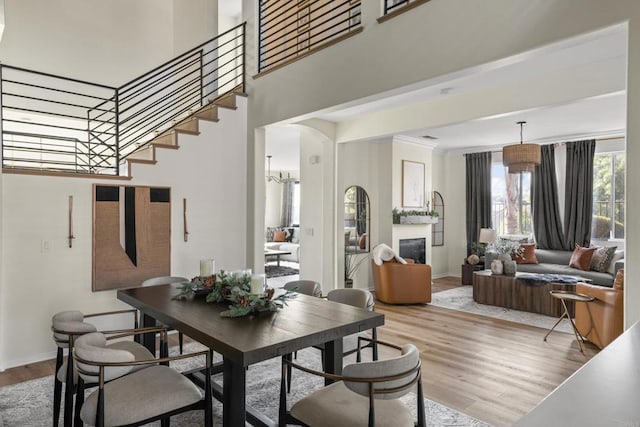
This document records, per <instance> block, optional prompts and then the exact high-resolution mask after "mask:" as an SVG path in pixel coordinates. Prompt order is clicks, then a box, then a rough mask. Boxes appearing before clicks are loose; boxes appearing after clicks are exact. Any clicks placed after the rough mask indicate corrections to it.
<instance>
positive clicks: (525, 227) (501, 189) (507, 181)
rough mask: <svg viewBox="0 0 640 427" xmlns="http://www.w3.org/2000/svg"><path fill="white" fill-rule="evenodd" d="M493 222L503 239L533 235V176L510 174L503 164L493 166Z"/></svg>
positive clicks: (524, 173)
mask: <svg viewBox="0 0 640 427" xmlns="http://www.w3.org/2000/svg"><path fill="white" fill-rule="evenodd" d="M491 219H492V223H493V229H494V230H496V231H497V233H498V235H499V236H503V235H530V234H531V232H532V227H531V174H530V173H528V172H523V173H520V174H508V173H506V168H505V167H504V166H503V165H502V161H500V163H493V164H492V165H491Z"/></svg>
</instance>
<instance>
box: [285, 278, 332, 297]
mask: <svg viewBox="0 0 640 427" xmlns="http://www.w3.org/2000/svg"><path fill="white" fill-rule="evenodd" d="M283 288H284V289H286V290H287V291H294V292H298V293H299V294H303V295H309V296H312V297H318V298H320V297H322V286H321V285H320V283H318V282H316V281H314V280H294V281H291V282H287V283H285V285H284V286H283Z"/></svg>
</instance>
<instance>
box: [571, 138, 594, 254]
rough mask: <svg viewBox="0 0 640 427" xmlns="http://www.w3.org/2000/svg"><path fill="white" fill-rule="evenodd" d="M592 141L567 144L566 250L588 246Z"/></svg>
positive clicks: (591, 204) (590, 209) (590, 215)
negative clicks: (578, 246)
mask: <svg viewBox="0 0 640 427" xmlns="http://www.w3.org/2000/svg"><path fill="white" fill-rule="evenodd" d="M595 150H596V141H595V140H594V139H590V140H585V141H573V142H568V143H567V175H566V187H565V203H564V240H565V246H566V247H567V249H570V250H571V249H573V248H574V247H575V245H576V243H577V244H578V245H580V246H589V242H590V241H591V217H592V214H593V155H594V153H595Z"/></svg>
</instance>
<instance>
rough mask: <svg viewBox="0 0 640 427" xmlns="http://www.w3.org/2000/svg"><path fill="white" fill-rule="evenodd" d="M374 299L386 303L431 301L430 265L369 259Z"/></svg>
mask: <svg viewBox="0 0 640 427" xmlns="http://www.w3.org/2000/svg"><path fill="white" fill-rule="evenodd" d="M371 268H372V270H373V284H374V286H375V290H376V299H377V300H378V301H382V302H384V303H387V304H417V303H426V302H431V266H430V265H425V264H413V263H411V262H410V263H408V264H401V263H399V262H396V261H387V262H384V263H383V264H382V265H377V264H376V263H375V262H374V261H373V260H371Z"/></svg>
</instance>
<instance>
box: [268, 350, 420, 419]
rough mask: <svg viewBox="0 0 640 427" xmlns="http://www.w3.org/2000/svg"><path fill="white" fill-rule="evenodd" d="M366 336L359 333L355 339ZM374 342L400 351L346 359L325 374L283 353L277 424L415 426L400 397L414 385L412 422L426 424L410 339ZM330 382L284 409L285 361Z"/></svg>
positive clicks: (416, 358)
mask: <svg viewBox="0 0 640 427" xmlns="http://www.w3.org/2000/svg"><path fill="white" fill-rule="evenodd" d="M363 340H366V339H363V338H360V341H363ZM376 344H380V345H381V346H387V347H391V348H394V349H396V350H399V351H400V355H399V356H397V357H394V358H391V359H385V360H378V361H373V362H357V363H353V364H350V365H347V366H345V367H344V369H343V370H342V375H332V374H326V373H324V372H319V371H314V370H312V369H309V368H306V367H303V366H300V365H298V364H296V363H294V362H292V361H290V360H286V359H282V379H281V382H280V406H279V421H278V425H279V426H284V425H286V424H288V423H290V424H302V425H308V426H327V427H334V426H364V425H368V426H369V427H373V426H393V427H397V426H414V425H415V424H414V419H413V417H412V415H411V411H410V409H409V408H408V407H407V406H406V405H405V404H404V403H403V402H402V401H400V400H399V398H400V397H402V396H404V395H405V394H407V393H408V392H409V391H411V389H412V388H413V386H414V385H415V386H416V389H417V392H416V399H417V401H416V408H417V418H418V419H417V425H418V426H419V427H423V426H425V425H426V420H425V411H424V398H423V393H422V382H421V362H420V354H419V352H418V349H417V348H416V346H414V345H413V344H406V345H404V346H402V347H400V346H397V345H393V344H389V343H384V342H380V341H378V342H377V343H376ZM289 366H291V367H294V368H296V369H299V370H302V371H303V372H306V373H308V374H313V375H318V376H321V377H324V378H329V379H331V380H334V381H335V382H334V383H332V384H331V385H328V386H326V387H323V388H321V389H318V390H315V391H313V392H312V393H311V394H309V395H307V396H305V397H303V398H302V399H300V400H298V401H297V402H295V403H294V404H293V406H292V407H291V410H290V411H289V412H287V397H286V396H287V393H286V392H285V382H286V379H287V378H286V377H287V371H288V369H287V368H288V367H289Z"/></svg>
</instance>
